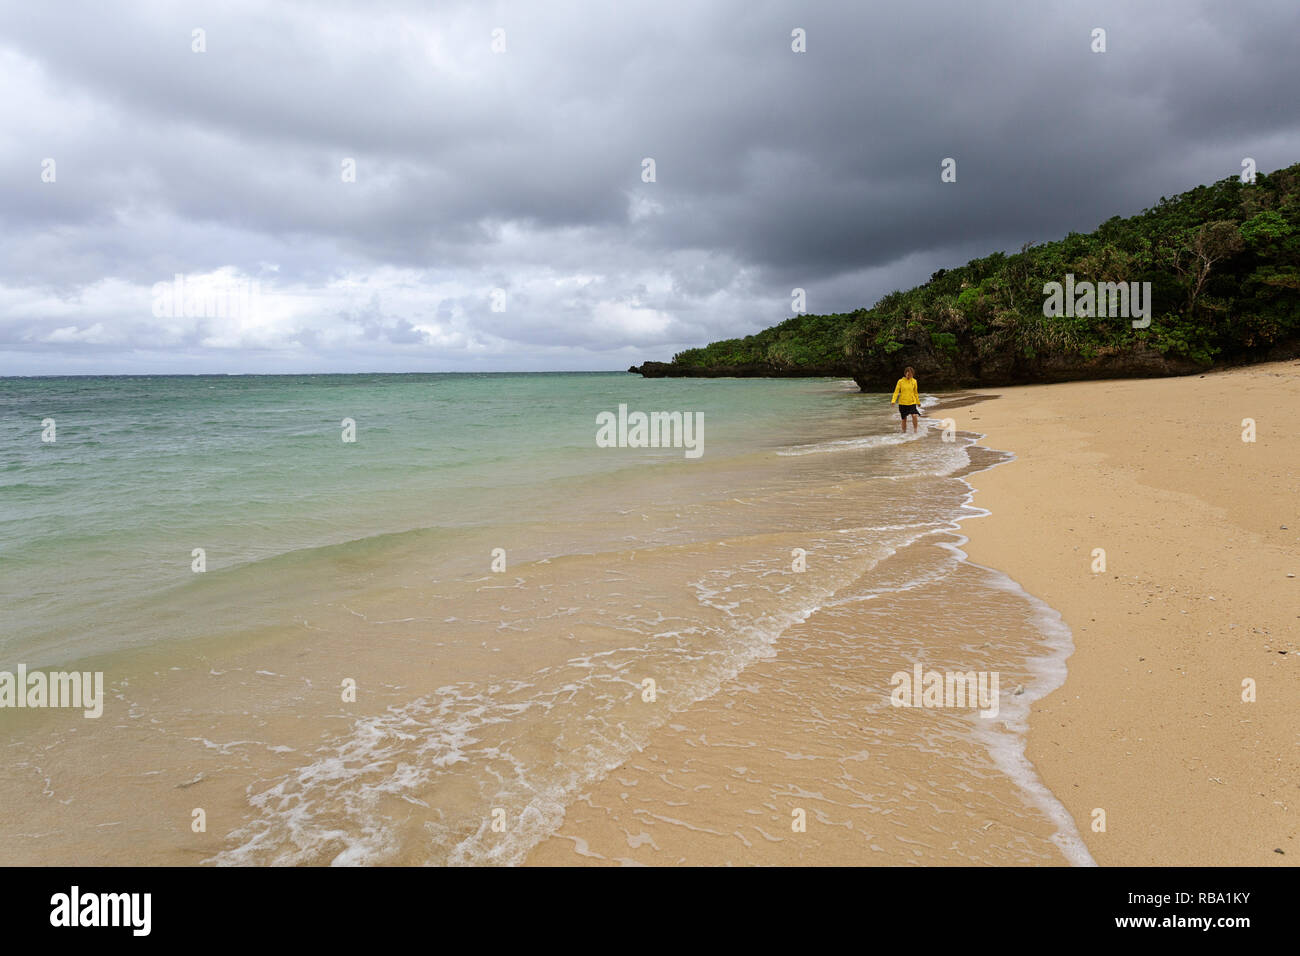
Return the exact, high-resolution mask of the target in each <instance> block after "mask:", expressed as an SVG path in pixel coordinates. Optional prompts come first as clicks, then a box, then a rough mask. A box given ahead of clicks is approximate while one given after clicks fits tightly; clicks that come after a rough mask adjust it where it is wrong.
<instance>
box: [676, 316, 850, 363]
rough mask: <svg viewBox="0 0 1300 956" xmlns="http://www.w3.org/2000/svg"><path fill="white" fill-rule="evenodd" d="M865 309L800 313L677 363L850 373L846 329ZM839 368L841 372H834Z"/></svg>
mask: <svg viewBox="0 0 1300 956" xmlns="http://www.w3.org/2000/svg"><path fill="white" fill-rule="evenodd" d="M864 314H865V312H863V311H858V312H845V313H841V314H838V315H797V316H795V317H794V318H793V319H786V320H785V321H784V322H782V323H781V324H780V325H774V326H772V327H771V328H770V329H764V330H763V331H762V332H759V333H757V334H756V335H747V336H745V337H744V338H743V339H724V340H722V341H721V342H714V343H712V344H710V345H706V346H704V347H703V348H698V349H687V350H686V351H685V352H678V353H677V354H676V355H674V356H673V364H675V365H686V366H691V367H694V368H717V367H724V366H735V365H771V366H772V367H773V368H777V369H792V368H810V369H826V370H828V372H827V374H841V375H843V374H847V372H846V371H845V370H846V369H847V367H848V361H847V357H846V355H845V341H846V340H845V333H847V332H848V330H849V329H850V328H851V327H852V326H853V325H854V324H855V322H856V321H857V320H860V319H861V318H862V317H863V315H864ZM831 369H838V370H839V371H838V372H831V371H829V370H831Z"/></svg>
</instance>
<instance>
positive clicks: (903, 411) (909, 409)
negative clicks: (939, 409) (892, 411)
mask: <svg viewBox="0 0 1300 956" xmlns="http://www.w3.org/2000/svg"><path fill="white" fill-rule="evenodd" d="M898 414H899V415H900V416H901V417H902V418H906V417H907V416H908V415H919V414H921V412H920V409H919V408H917V406H915V405H899V406H898Z"/></svg>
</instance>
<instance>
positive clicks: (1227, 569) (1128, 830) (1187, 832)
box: [931, 361, 1300, 866]
mask: <svg viewBox="0 0 1300 956" xmlns="http://www.w3.org/2000/svg"><path fill="white" fill-rule="evenodd" d="M972 395H973V397H974V398H976V399H978V402H977V403H974V402H970V401H962V400H959V401H954V402H952V403H951V404H947V405H945V404H944V403H942V402H941V404H940V405H939V406H938V407H937V408H936V409H935V410H933V411H932V413H931V414H932V415H933V416H934V417H936V418H939V419H942V418H945V417H951V418H952V419H953V420H954V422H955V423H956V425H957V427H958V428H959V429H963V430H971V431H975V432H978V433H981V434H983V435H984V438H983V439H982V440H981V444H983V445H986V446H988V447H993V448H999V449H1005V450H1009V451H1011V452H1012V453H1013V454H1014V455H1015V458H1014V459H1013V460H1012V461H1009V462H1006V463H1004V464H1003V465H1001V466H1000V467H997V468H993V469H989V470H985V471H981V472H979V473H977V474H975V475H972V476H970V478H969V479H968V480H969V481H970V482H971V484H972V485H973V486H974V488H975V495H974V498H973V503H974V504H976V505H978V506H980V507H981V508H984V509H986V510H987V511H988V512H989V514H988V515H986V516H982V517H979V518H977V519H976V520H971V521H967V522H964V523H963V530H964V531H965V533H966V534H967V535H968V537H969V542H968V543H967V544H966V545H965V550H966V552H967V554H968V556H969V558H970V560H972V561H974V562H976V563H979V564H982V565H986V566H988V567H994V568H998V569H1000V570H1002V571H1004V572H1005V573H1007V574H1008V575H1009V576H1010V577H1012V578H1013V579H1014V580H1016V581H1017V582H1018V583H1019V584H1020V585H1021V586H1022V587H1024V589H1025V590H1026V591H1027V592H1029V593H1030V594H1033V595H1035V596H1036V597H1038V598H1040V599H1042V600H1043V601H1045V602H1046V603H1047V604H1048V605H1050V606H1051V607H1053V608H1054V609H1056V610H1057V611H1059V612H1060V613H1061V615H1062V617H1063V619H1064V621H1065V623H1066V624H1067V625H1068V626H1069V627H1070V629H1071V631H1072V633H1073V637H1074V645H1075V651H1074V654H1073V655H1072V656H1071V657H1070V659H1069V661H1068V663H1067V668H1068V674H1067V677H1066V681H1065V683H1064V685H1063V686H1062V687H1061V688H1059V689H1058V690H1057V691H1055V692H1054V693H1052V694H1050V695H1048V696H1047V697H1045V698H1044V699H1042V700H1040V701H1037V702H1036V703H1035V704H1034V706H1033V709H1032V715H1031V717H1030V721H1029V728H1030V729H1029V734H1028V740H1029V743H1028V748H1027V756H1028V758H1029V760H1030V761H1031V762H1032V763H1033V765H1034V766H1035V768H1036V769H1037V771H1038V774H1039V776H1040V778H1041V779H1042V780H1043V781H1044V783H1045V785H1046V786H1047V787H1048V788H1049V789H1050V790H1051V791H1052V792H1053V794H1055V796H1056V797H1057V799H1059V800H1060V801H1061V802H1062V803H1064V805H1065V806H1066V807H1067V809H1068V810H1069V811H1070V814H1071V816H1072V817H1073V818H1074V820H1075V822H1076V824H1077V826H1078V828H1079V831H1080V833H1081V834H1082V836H1083V838H1084V840H1085V842H1086V844H1087V846H1088V849H1089V851H1090V853H1091V854H1092V856H1093V858H1094V859H1095V860H1096V861H1097V862H1098V863H1099V864H1101V865H1121V866H1137V865H1158V866H1168V865H1202V866H1207V865H1230V866H1268V865H1280V866H1287V865H1292V866H1293V865H1295V863H1296V860H1297V854H1300V846H1298V845H1297V840H1296V822H1295V816H1294V813H1293V812H1292V807H1293V806H1294V802H1295V787H1296V780H1297V758H1296V750H1295V745H1296V731H1297V725H1296V719H1295V711H1294V707H1295V702H1296V701H1297V700H1300V674H1297V673H1296V665H1297V661H1296V657H1297V655H1298V654H1300V647H1298V646H1297V640H1296V636H1295V635H1296V630H1295V626H1296V622H1297V620H1300V597H1298V596H1300V578H1297V577H1295V575H1297V574H1300V561H1298V560H1297V558H1296V553H1297V552H1296V547H1295V546H1296V543H1297V542H1298V541H1300V520H1298V518H1297V515H1296V511H1297V501H1300V494H1298V493H1297V492H1298V491H1300V488H1298V487H1297V486H1298V481H1297V477H1296V476H1297V475H1300V460H1297V459H1298V458H1300V456H1298V455H1297V450H1296V447H1295V444H1294V442H1293V440H1290V439H1291V438H1292V436H1293V434H1294V417H1293V413H1294V410H1295V409H1296V408H1297V407H1300V363H1298V362H1294V361H1291V362H1279V363H1271V364H1267V365H1259V366H1250V367H1245V368H1236V369H1230V370H1224V371H1219V372H1214V373H1207V374H1205V375H1201V376H1188V377H1182V378H1167V379H1145V380H1124V381H1097V382H1078V383H1066V384H1059V385H1042V386H1021V387H1016V388H1007V389H981V390H976V391H975V392H973V393H972ZM1246 419H1253V421H1254V424H1255V429H1256V433H1255V435H1254V438H1255V440H1254V441H1247V440H1243V435H1246V436H1247V437H1249V435H1248V433H1247V432H1246V431H1245V429H1247V428H1248V427H1249V422H1247V421H1246ZM1100 551H1104V552H1105V554H1104V560H1105V570H1104V571H1103V570H1101V568H1102V564H1101V560H1102V557H1103V555H1102V554H1101V553H1100ZM1288 575H1291V576H1290V577H1288ZM1252 691H1253V695H1254V700H1253V701H1250V700H1247V698H1249V697H1250V696H1251V694H1252ZM1103 825H1104V830H1103V829H1102V827H1103ZM1278 851H1280V852H1278Z"/></svg>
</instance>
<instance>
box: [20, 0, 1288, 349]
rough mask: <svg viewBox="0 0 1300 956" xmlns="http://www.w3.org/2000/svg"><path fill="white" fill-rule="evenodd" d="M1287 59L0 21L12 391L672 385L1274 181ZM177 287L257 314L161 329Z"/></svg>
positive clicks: (384, 12) (75, 19) (993, 9)
mask: <svg viewBox="0 0 1300 956" xmlns="http://www.w3.org/2000/svg"><path fill="white" fill-rule="evenodd" d="M1097 27H1100V28H1103V29H1105V30H1106V32H1107V36H1106V40H1107V47H1108V49H1107V52H1105V53H1104V54H1096V53H1093V52H1091V50H1090V43H1091V31H1092V30H1093V29H1094V28H1097ZM196 28H201V29H202V30H204V31H205V42H206V47H207V49H206V52H204V53H194V52H192V50H191V44H192V31H193V30H194V29H196ZM497 28H501V29H504V31H505V34H504V39H505V46H506V49H505V52H503V53H495V52H493V49H492V42H493V36H492V31H493V30H494V29H497ZM795 28H802V29H803V30H805V31H806V35H807V52H806V53H794V52H792V50H791V31H792V30H793V29H795ZM1298 34H1300V8H1298V7H1296V6H1295V5H1293V4H1279V3H1273V2H1243V3H1237V4H1233V5H1228V6H1225V5H1223V4H1218V3H1212V2H1209V0H1186V2H1182V3H1178V4H1173V3H1150V4H1134V3H1131V2H1127V0H1114V2H1104V3H1090V4H1072V3H1062V2H1046V3H1034V4H1025V3H1021V2H989V3H979V4H971V3H967V2H961V0H945V2H937V0H936V2H928V3H927V2H916V3H912V4H908V5H895V6H893V7H891V8H890V9H889V10H888V11H886V10H885V9H884V8H881V7H879V6H875V5H865V4H859V5H850V4H842V3H834V4H831V3H824V4H816V3H815V4H811V5H810V4H804V3H799V4H795V3H765V4H752V3H743V2H732V3H712V4H695V3H687V2H680V3H678V2H655V3H623V4H592V3H578V2H573V3H545V4H539V3H501V4H495V5H486V4H479V3H472V2H463V3H454V2H453V3H438V4H427V3H417V2H410V3H395V2H394V3H362V2H356V3H344V2H329V3H305V2H304V3H281V4H275V5H269V4H261V3H252V2H244V3H238V2H237V3H221V4H215V3H214V4H185V3H162V2H158V3H147V2H136V3H122V4H113V5H104V4H97V3H84V4H75V3H73V4H68V3H61V4H45V5H40V4H37V5H21V6H20V5H16V4H15V5H8V6H6V7H5V8H4V9H3V11H0V68H2V69H3V70H4V73H5V76H6V96H5V97H4V98H3V100H2V101H0V123H2V124H3V128H4V130H5V134H6V135H5V136H4V137H3V139H0V226H3V229H2V230H0V372H2V373H25V372H57V371H96V370H100V369H102V370H105V371H121V370H129V369H131V368H139V369H140V370H147V371H159V370H164V371H165V370H168V369H169V368H172V367H174V368H175V370H177V371H195V370H204V369H212V370H232V371H233V370H252V371H260V370H275V369H277V368H281V367H282V368H283V369H284V370H296V369H304V370H320V369H333V368H339V369H347V368H353V367H365V368H394V369H399V368H400V369H408V368H420V369H439V368H446V369H460V368H466V369H470V368H473V369H479V368H503V369H508V368H545V367H550V368H617V367H621V366H625V365H627V364H629V363H630V362H632V361H639V360H640V359H642V358H666V357H668V356H669V355H671V354H672V352H674V351H676V350H677V349H680V348H683V347H687V346H690V345H695V344H701V343H703V342H704V341H707V340H710V339H714V338H719V337H723V336H730V335H740V334H746V333H748V332H752V331H755V330H757V329H759V328H762V327H764V326H766V325H768V324H771V323H773V322H776V321H780V320H781V319H782V318H784V317H786V316H787V315H788V314H789V309H790V292H791V289H792V288H793V287H796V286H798V287H801V288H805V289H806V290H807V293H808V305H809V308H810V309H811V310H813V311H843V310H849V309H853V308H856V307H858V306H862V305H869V304H871V303H872V302H873V301H875V299H877V298H878V297H879V296H880V295H882V294H884V293H885V292H888V291H890V290H891V289H894V288H900V287H906V286H908V285H911V284H914V283H916V282H918V281H922V280H924V279H925V278H926V277H927V276H928V275H929V274H930V273H931V272H932V271H934V270H935V269H937V268H940V267H943V266H950V265H953V264H956V263H959V262H962V261H964V260H965V259H966V258H969V257H971V256H973V255H979V254H984V253H986V252H989V251H992V250H994V249H999V248H1001V249H1012V248H1017V247H1019V245H1020V244H1021V243H1022V242H1024V241H1026V240H1031V239H1032V240H1045V239H1050V238H1054V237H1056V236H1059V235H1061V234H1063V233H1065V232H1067V231H1069V230H1072V229H1077V230H1086V229H1090V228H1092V227H1093V226H1095V225H1097V224H1098V223H1099V222H1101V221H1104V220H1105V219H1107V218H1109V217H1110V216H1112V215H1126V214H1131V213H1133V212H1136V211H1138V210H1139V209H1140V208H1142V207H1144V206H1147V205H1150V204H1151V203H1152V202H1154V201H1155V200H1156V199H1158V198H1159V197H1160V196H1161V195H1170V194H1173V193H1176V192H1178V191H1181V190H1183V189H1187V188H1190V187H1191V186H1194V185H1196V184H1198V183H1201V182H1206V181H1211V180H1214V179H1219V178H1223V177H1224V176H1228V175H1232V174H1234V173H1235V172H1237V171H1239V169H1240V163H1241V160H1242V158H1243V157H1246V156H1250V157H1253V158H1255V159H1256V160H1257V162H1258V163H1259V167H1260V169H1262V170H1265V171H1267V170H1269V169H1273V168H1277V167H1279V166H1284V165H1289V164H1290V163H1292V162H1294V161H1296V160H1297V158H1300V100H1297V98H1296V97H1295V95H1294V93H1295V90H1297V89H1300V58H1297V57H1296V56H1295V55H1294V43H1295V37H1296V36H1297V35H1298ZM646 157H651V158H653V159H654V161H655V164H656V176H657V181H656V182H654V183H645V182H642V180H641V170H642V165H641V164H642V160H643V159H644V158H646ZM944 157H953V158H955V159H956V160H957V169H958V176H957V182H956V183H955V184H945V183H941V182H940V179H939V166H940V161H941V160H942V159H943V158H944ZM46 158H53V159H54V160H55V161H56V163H57V180H56V181H55V182H54V183H46V182H42V181H41V163H42V161H43V160H44V159H46ZM349 159H351V160H355V163H356V181H355V182H343V181H342V177H341V169H342V164H343V163H344V161H345V160H349ZM178 273H179V274H182V275H183V276H184V277H186V279H187V280H192V281H193V282H194V283H195V284H196V285H199V286H202V285H203V284H204V283H207V284H208V285H212V284H213V283H215V284H216V285H217V286H221V285H222V284H225V285H226V286H230V285H237V284H238V283H246V282H251V281H254V280H255V281H256V282H257V283H258V289H259V294H258V295H257V296H256V297H255V298H254V301H253V307H252V308H251V310H246V311H245V312H242V313H240V314H238V315H236V316H233V317H229V318H227V317H222V318H212V317H206V318H205V317H202V316H186V315H184V314H179V315H162V316H160V315H158V314H156V312H157V310H156V309H155V306H156V304H157V303H156V302H155V298H156V296H155V292H154V291H153V290H154V288H155V284H156V283H167V282H170V281H171V280H172V278H173V276H174V275H176V274H178ZM493 290H499V291H497V292H496V293H494V291H493ZM494 295H495V298H494ZM169 363H170V364H169Z"/></svg>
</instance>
